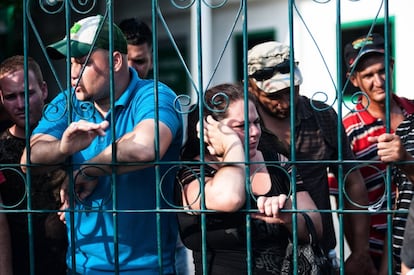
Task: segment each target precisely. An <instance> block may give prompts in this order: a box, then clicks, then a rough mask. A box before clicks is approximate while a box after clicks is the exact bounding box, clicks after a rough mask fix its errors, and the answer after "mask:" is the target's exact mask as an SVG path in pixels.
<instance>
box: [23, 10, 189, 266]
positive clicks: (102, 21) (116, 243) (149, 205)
mask: <svg viewBox="0 0 414 275" xmlns="http://www.w3.org/2000/svg"><path fill="white" fill-rule="evenodd" d="M109 27H110V25H109V23H108V19H107V18H104V17H102V16H100V15H97V16H91V17H87V18H84V19H82V20H80V21H78V22H76V23H75V24H74V25H73V26H72V28H71V31H70V37H69V38H68V37H65V38H64V39H63V40H61V41H59V42H56V43H54V44H51V45H49V46H48V47H47V52H48V54H49V56H50V57H51V58H54V59H58V58H65V57H70V58H71V82H72V89H71V90H70V91H64V92H61V93H59V94H58V95H57V96H56V97H55V98H54V99H53V101H52V102H51V103H50V104H49V105H48V107H47V108H46V110H45V112H44V114H43V117H42V119H41V121H40V123H39V125H38V127H37V128H36V129H35V130H34V132H33V135H32V137H31V141H30V146H31V150H30V162H31V163H36V164H48V165H49V166H44V165H43V166H41V168H40V169H41V172H44V171H45V170H47V169H48V168H49V167H50V169H52V168H53V165H56V166H59V165H61V164H70V166H69V167H73V170H74V174H73V175H74V177H73V180H74V184H73V186H74V187H73V188H74V190H72V191H73V192H71V190H70V188H69V187H72V186H71V185H69V186H68V188H67V189H66V191H65V192H64V193H63V195H62V199H63V202H64V204H65V206H67V207H68V208H69V209H74V210H75V211H74V214H73V217H72V216H71V215H70V213H69V212H66V214H65V221H66V224H67V231H68V235H69V243H70V245H69V249H68V256H67V259H68V261H67V262H68V267H69V268H70V269H72V270H71V271H74V272H76V273H80V274H114V272H115V271H119V273H120V274H160V270H161V271H162V274H173V273H174V253H175V244H176V239H177V228H176V216H175V214H174V213H168V211H167V213H163V212H162V211H161V213H159V211H158V210H159V209H161V210H162V209H165V208H167V207H168V205H169V202H172V201H173V200H172V197H173V180H174V175H175V174H174V173H173V172H171V171H172V170H171V166H172V165H173V164H172V163H171V162H172V161H177V160H178V155H179V150H180V147H181V143H182V131H183V126H182V117H181V115H180V112H179V110H178V108H179V106H177V105H176V104H174V102H175V99H176V95H175V94H174V92H173V91H171V90H170V89H169V88H168V87H167V86H165V85H163V84H162V83H159V85H158V87H157V89H155V87H154V81H153V80H142V79H139V78H138V76H137V73H136V72H135V70H133V69H130V68H128V61H127V43H126V41H125V38H124V36H123V34H122V32H121V30H120V29H119V28H118V27H117V26H116V25H115V24H114V25H113V32H112V36H110V35H109ZM112 38H113V41H112V43H113V44H112V45H113V47H112V49H113V52H112V53H111V52H110V51H109V49H110V46H109V44H110V42H109V41H110V40H111V39H112ZM68 39H70V42H69V43H68V41H67V40H68ZM68 44H69V45H70V48H69V49H68V48H67V46H68ZM111 55H112V56H111ZM110 57H112V62H110ZM111 65H112V72H111V68H110V67H111ZM111 79H112V80H111ZM155 95H157V100H155ZM155 102H157V104H156V103H155ZM22 163H27V160H26V153H24V154H23V156H22ZM154 164H156V166H154ZM27 169H29V168H27ZM30 169H31V171H32V172H33V173H37V172H38V170H40V169H39V168H38V167H36V166H33V167H32V168H30ZM71 194H74V196H72V195H71ZM114 210H118V212H116V215H114ZM157 213H158V214H157ZM157 222H159V223H157ZM157 229H160V230H157ZM159 248H160V249H159ZM72 253H74V254H75V257H74V258H73V257H72ZM160 255H162V258H159V256H160ZM73 269H76V270H73Z"/></svg>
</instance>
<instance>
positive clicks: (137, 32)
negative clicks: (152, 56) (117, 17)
mask: <svg viewBox="0 0 414 275" xmlns="http://www.w3.org/2000/svg"><path fill="white" fill-rule="evenodd" d="M119 28H120V29H121V30H122V32H123V33H124V35H125V38H126V40H127V43H128V44H130V45H142V44H145V43H147V44H148V47H149V48H151V47H152V31H151V29H150V28H149V27H148V25H147V24H146V23H145V22H143V21H141V20H139V19H137V18H127V19H124V20H122V21H121V23H119Z"/></svg>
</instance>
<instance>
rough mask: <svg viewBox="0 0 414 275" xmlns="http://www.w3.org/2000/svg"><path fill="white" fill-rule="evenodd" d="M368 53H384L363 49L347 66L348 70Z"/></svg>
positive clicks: (382, 51) (378, 50)
mask: <svg viewBox="0 0 414 275" xmlns="http://www.w3.org/2000/svg"><path fill="white" fill-rule="evenodd" d="M369 53H379V54H384V53H385V51H384V50H381V49H365V50H363V51H361V52H360V53H359V54H358V56H357V57H356V58H355V60H354V62H353V63H352V64H351V65H350V66H349V70H351V69H352V68H353V67H355V66H356V64H358V62H359V61H360V60H361V58H362V57H364V56H366V55H367V54H369Z"/></svg>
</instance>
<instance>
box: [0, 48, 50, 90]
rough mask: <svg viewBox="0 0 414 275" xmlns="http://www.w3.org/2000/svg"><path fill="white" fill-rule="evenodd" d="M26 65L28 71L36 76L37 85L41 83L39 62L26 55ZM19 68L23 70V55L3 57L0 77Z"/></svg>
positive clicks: (41, 75) (0, 65)
mask: <svg viewBox="0 0 414 275" xmlns="http://www.w3.org/2000/svg"><path fill="white" fill-rule="evenodd" d="M27 67H28V69H29V71H32V72H33V73H34V75H35V77H36V80H37V82H38V83H39V86H42V85H43V74H42V71H41V69H40V66H39V64H38V63H37V62H36V61H35V60H34V59H33V58H31V57H30V56H28V57H27ZM19 70H24V56H23V55H13V56H11V57H9V58H7V59H5V60H4V61H3V62H2V63H1V64H0V78H3V77H4V76H5V75H6V74H11V73H14V72H16V71H19Z"/></svg>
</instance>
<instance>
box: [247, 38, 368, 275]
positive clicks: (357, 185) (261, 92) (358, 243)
mask: <svg viewBox="0 0 414 275" xmlns="http://www.w3.org/2000/svg"><path fill="white" fill-rule="evenodd" d="M289 49H290V48H289V46H287V45H283V44H282V43H280V42H277V41H270V42H265V43H262V44H259V45H257V46H255V47H253V48H252V49H250V50H249V52H248V71H249V79H248V81H249V92H250V93H252V94H254V95H255V96H256V98H257V100H258V104H257V108H258V112H259V115H260V118H261V127H262V137H261V141H260V145H259V149H260V150H261V151H263V152H271V151H276V152H281V153H283V154H285V155H286V156H288V157H289V158H290V157H291V155H290V152H291V125H290V119H291V118H290V117H291V115H293V116H294V119H295V137H294V140H295V148H294V149H295V154H296V160H297V161H299V163H298V164H297V165H296V167H297V171H298V173H299V174H300V175H301V177H302V179H303V182H304V184H305V188H306V190H307V191H308V192H309V194H310V195H311V197H312V199H313V200H314V201H315V203H316V205H317V207H318V209H321V210H330V209H331V204H330V197H329V188H328V187H329V186H328V176H327V168H328V164H327V162H323V161H321V160H331V161H335V160H336V161H337V160H338V151H339V148H338V141H337V140H338V137H337V127H338V116H337V114H336V112H335V110H333V109H332V108H331V107H329V106H327V105H326V104H324V103H322V102H319V101H315V100H312V101H311V100H310V99H309V98H307V97H305V96H302V95H299V87H300V85H301V84H302V75H301V73H300V70H299V68H298V63H297V62H294V68H293V70H294V76H293V83H291V81H290V80H291V74H290V73H291V68H290V58H291V57H290V51H289ZM291 84H293V86H294V87H293V94H292V95H293V96H294V98H293V102H294V104H295V107H296V112H295V114H291V113H290V96H291ZM341 137H342V142H343V144H342V147H343V151H342V156H343V158H344V159H346V160H353V159H354V155H353V153H352V151H351V149H350V146H349V144H348V139H347V136H346V134H345V132H344V131H342V134H341ZM300 161H311V163H300ZM333 168H334V171H336V170H337V167H336V166H333ZM352 168H353V165H350V164H344V165H343V169H344V174H347V172H349V174H348V175H347V178H346V187H347V188H346V191H347V194H349V197H350V198H351V199H352V201H353V202H356V203H358V204H360V205H367V201H368V198H367V190H366V187H365V184H364V182H363V180H362V177H361V174H360V172H359V170H352ZM345 209H349V210H350V209H358V210H361V209H360V208H357V207H356V206H354V204H352V203H350V201H348V200H346V201H345ZM321 214H322V216H323V217H322V220H323V232H324V236H326V237H325V238H324V239H323V240H321V241H322V245H323V248H324V250H325V253H326V254H328V252H329V251H332V250H334V249H335V246H336V239H335V231H334V227H333V221H332V215H331V214H329V213H321ZM345 221H346V222H347V223H349V226H345V233H346V234H347V235H348V234H352V235H354V236H355V237H354V240H355V242H354V243H352V244H350V246H351V250H352V254H351V255H350V257H349V258H348V259H347V261H346V266H345V268H346V271H347V272H353V274H374V273H373V270H374V266H373V263H372V260H371V258H370V256H369V252H368V232H369V223H370V222H369V216H368V215H360V214H346V215H345ZM350 274H351V273H350Z"/></svg>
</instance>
